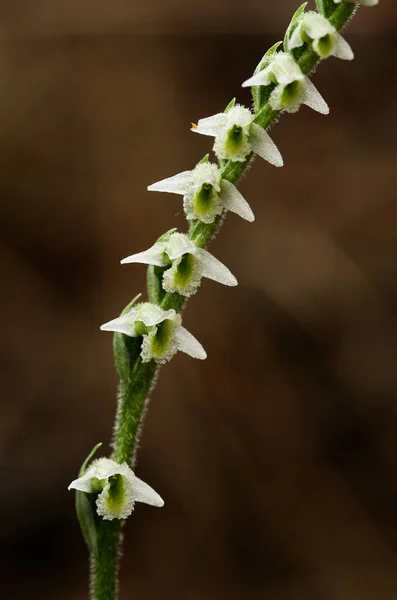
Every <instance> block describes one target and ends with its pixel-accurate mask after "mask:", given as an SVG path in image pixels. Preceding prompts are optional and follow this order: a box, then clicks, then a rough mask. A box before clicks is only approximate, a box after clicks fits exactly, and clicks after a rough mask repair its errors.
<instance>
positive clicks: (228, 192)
mask: <svg viewBox="0 0 397 600" xmlns="http://www.w3.org/2000/svg"><path fill="white" fill-rule="evenodd" d="M148 190H149V191H151V192H170V193H174V194H181V195H183V206H184V209H185V214H186V218H187V219H189V220H192V219H197V220H199V221H202V222H203V223H213V222H214V221H215V219H216V217H217V216H218V215H220V214H222V212H223V211H224V210H230V211H231V212H234V213H236V214H237V215H239V216H240V217H242V218H243V219H246V220H247V221H254V220H255V217H254V213H253V212H252V210H251V208H250V206H249V204H248V202H247V201H246V200H245V199H244V198H243V196H242V195H241V194H240V192H239V191H238V189H237V188H236V187H235V186H234V185H233V184H232V183H230V181H227V179H223V178H222V174H221V170H220V168H219V167H218V165H216V164H213V163H210V162H201V163H199V164H198V165H196V167H195V168H194V169H193V170H192V171H183V172H182V173H179V174H178V175H174V176H173V177H168V178H167V179H163V180H162V181H158V182H157V183H154V184H153V185H150V186H149V187H148Z"/></svg>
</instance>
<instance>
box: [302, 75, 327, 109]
mask: <svg viewBox="0 0 397 600" xmlns="http://www.w3.org/2000/svg"><path fill="white" fill-rule="evenodd" d="M303 104H306V106H308V107H309V108H312V109H313V110H315V111H317V112H318V113H320V114H322V115H328V114H329V106H328V104H327V103H326V101H325V100H324V98H323V97H322V95H321V94H320V92H319V91H318V89H317V88H316V86H315V85H314V83H313V82H312V80H311V79H310V78H309V77H305V97H304V100H303Z"/></svg>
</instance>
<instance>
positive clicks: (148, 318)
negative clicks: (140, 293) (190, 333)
mask: <svg viewBox="0 0 397 600" xmlns="http://www.w3.org/2000/svg"><path fill="white" fill-rule="evenodd" d="M137 319H139V320H140V321H142V322H143V323H144V324H145V325H146V327H152V326H153V325H158V324H159V323H162V322H163V321H165V320H166V319H170V320H171V321H175V320H176V321H178V324H179V321H180V319H181V317H180V316H179V315H177V314H176V312H175V311H174V309H173V308H170V309H169V310H163V309H162V308H160V307H159V306H157V305H156V304H152V303H151V302H143V303H142V304H138V306H137Z"/></svg>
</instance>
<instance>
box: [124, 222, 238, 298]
mask: <svg viewBox="0 0 397 600" xmlns="http://www.w3.org/2000/svg"><path fill="white" fill-rule="evenodd" d="M121 263H122V264H125V263H144V264H147V265H155V266H158V267H168V268H167V270H166V271H165V272H164V275H163V289H164V290H165V291H166V292H178V293H179V294H181V295H182V296H187V297H189V296H192V295H193V294H194V293H195V292H196V291H197V288H198V287H199V285H200V283H201V278H202V277H207V278H208V279H213V280H214V281H217V282H218V283H223V284H224V285H230V286H234V285H237V279H236V278H235V277H234V275H232V273H231V272H230V271H229V269H228V268H227V267H225V265H224V264H222V263H221V262H220V261H219V260H218V259H216V258H215V257H214V256H213V255H212V254H210V253H209V252H207V250H203V249H201V248H198V247H197V246H196V245H195V244H194V242H192V241H191V240H190V239H189V236H187V235H186V234H184V233H178V232H174V233H171V235H170V236H169V238H168V240H167V241H163V242H157V243H156V244H154V245H153V246H152V247H151V248H149V249H148V250H145V251H144V252H139V253H138V254H133V255H132V256H128V257H127V258H124V259H123V260H122V261H121Z"/></svg>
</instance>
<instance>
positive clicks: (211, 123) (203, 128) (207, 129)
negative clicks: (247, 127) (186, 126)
mask: <svg viewBox="0 0 397 600" xmlns="http://www.w3.org/2000/svg"><path fill="white" fill-rule="evenodd" d="M224 122H225V113H217V114H216V115H212V117H205V118H204V119H200V120H199V122H198V124H197V125H193V126H192V131H194V132H195V133H201V134H202V135H210V136H212V137H215V136H217V135H218V133H219V130H220V129H221V128H222V125H223V124H224Z"/></svg>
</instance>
